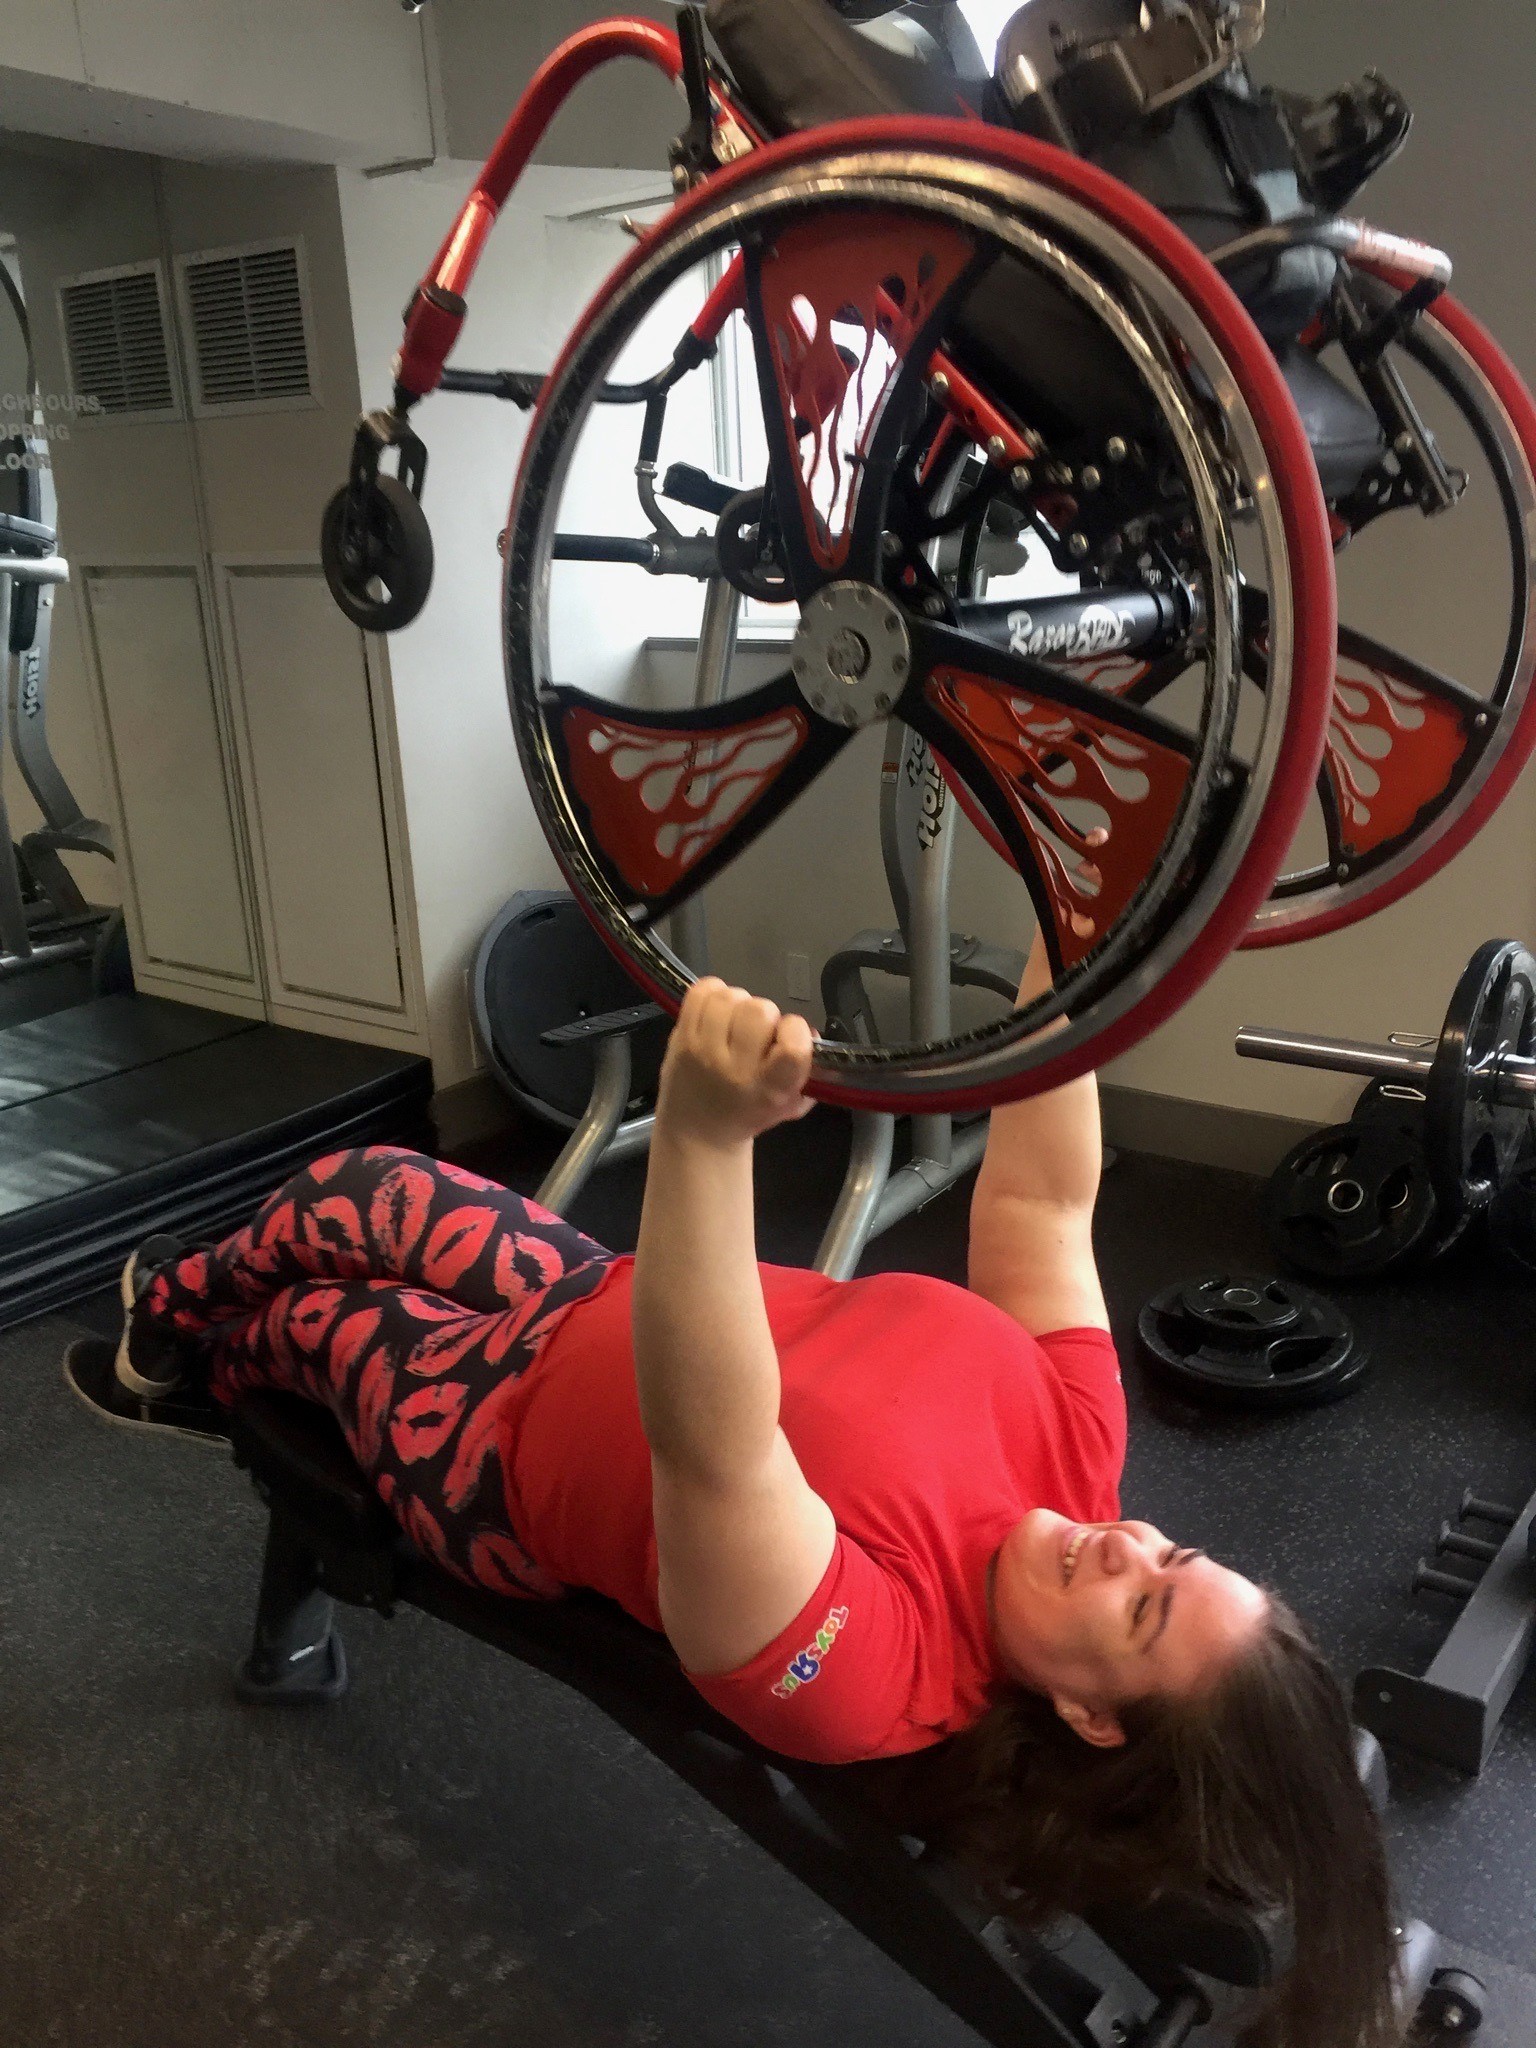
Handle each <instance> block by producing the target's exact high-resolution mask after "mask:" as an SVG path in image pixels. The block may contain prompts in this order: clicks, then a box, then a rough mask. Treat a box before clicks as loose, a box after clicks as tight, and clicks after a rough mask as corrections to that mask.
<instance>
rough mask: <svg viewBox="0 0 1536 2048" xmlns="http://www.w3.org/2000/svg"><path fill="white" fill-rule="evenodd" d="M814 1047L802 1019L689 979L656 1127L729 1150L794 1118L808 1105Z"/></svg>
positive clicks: (714, 979)
mask: <svg viewBox="0 0 1536 2048" xmlns="http://www.w3.org/2000/svg"><path fill="white" fill-rule="evenodd" d="M815 1049H816V1039H815V1034H814V1032H813V1031H812V1030H811V1027H810V1025H809V1024H808V1023H807V1022H806V1020H805V1019H804V1018H803V1017H798V1016H795V1015H793V1014H790V1015H788V1016H786V1015H785V1014H784V1013H783V1012H782V1011H781V1010H780V1009H779V1008H778V1006H777V1004H775V1003H770V1002H767V1001H765V1000H764V999H763V998H761V997H758V996H752V995H749V994H748V993H747V991H746V990H745V989H743V988H728V987H727V986H726V984H725V983H724V982H723V981H721V980H720V979H719V978H718V976H715V975H708V976H706V977H705V978H704V979H703V980H702V981H696V982H695V983H694V984H693V986H692V987H691V988H690V989H689V991H688V994H687V995H686V997H685V998H684V999H683V1006H682V1008H681V1010H680V1011H679V1012H678V1017H677V1022H676V1024H675V1025H674V1026H673V1029H672V1036H671V1038H670V1040H669V1041H668V1044H667V1054H666V1059H665V1061H664V1062H663V1064H662V1069H661V1088H660V1093H659V1095H658V1098H657V1104H656V1120H657V1126H658V1129H665V1130H667V1131H669V1132H671V1133H672V1134H673V1135H674V1136H678V1137H686V1138H690V1139H693V1140H696V1141H699V1142H702V1143H704V1144H709V1145H716V1146H724V1147H730V1146H735V1145H742V1144H750V1143H751V1142H752V1140H753V1139H754V1138H758V1137H761V1136H762V1134H763V1132H764V1131H771V1130H772V1129H773V1128H774V1126H775V1125H777V1124H783V1123H795V1122H798V1121H799V1119H800V1118H801V1117H803V1116H805V1115H806V1114H807V1113H808V1112H809V1111H810V1110H811V1109H812V1108H813V1107H814V1106H815V1105H814V1102H813V1099H812V1098H811V1097H810V1096H809V1095H807V1094H806V1093H805V1088H806V1084H807V1082H808V1081H809V1080H810V1077H811V1062H812V1058H813V1056H814V1053H815Z"/></svg>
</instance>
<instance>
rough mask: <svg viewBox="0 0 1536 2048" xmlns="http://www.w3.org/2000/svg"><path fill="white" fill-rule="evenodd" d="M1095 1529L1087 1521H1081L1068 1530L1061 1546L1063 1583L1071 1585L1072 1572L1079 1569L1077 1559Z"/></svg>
mask: <svg viewBox="0 0 1536 2048" xmlns="http://www.w3.org/2000/svg"><path fill="white" fill-rule="evenodd" d="M1093 1533H1094V1531H1093V1529H1092V1528H1091V1527H1090V1526H1089V1524H1088V1523H1086V1522H1080V1523H1079V1524H1078V1526H1077V1527H1076V1528H1075V1529H1072V1530H1070V1531H1069V1532H1068V1534H1067V1537H1066V1540H1065V1542H1064V1543H1063V1544H1062V1546H1061V1583H1062V1584H1063V1585H1064V1586H1070V1585H1071V1583H1072V1574H1073V1573H1074V1572H1075V1571H1076V1570H1077V1561H1078V1559H1079V1558H1080V1557H1081V1556H1082V1554H1083V1548H1084V1545H1085V1544H1086V1543H1087V1541H1088V1538H1089V1537H1090V1536H1091V1535H1093Z"/></svg>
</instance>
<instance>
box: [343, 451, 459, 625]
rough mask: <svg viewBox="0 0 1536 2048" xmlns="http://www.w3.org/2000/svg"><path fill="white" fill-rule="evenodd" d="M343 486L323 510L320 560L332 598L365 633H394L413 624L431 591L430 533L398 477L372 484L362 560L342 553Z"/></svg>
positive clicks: (389, 477)
mask: <svg viewBox="0 0 1536 2048" xmlns="http://www.w3.org/2000/svg"><path fill="white" fill-rule="evenodd" d="M346 505H347V487H346V486H345V485H344V486H343V487H342V489H341V490H339V491H338V492H337V493H336V495H335V497H334V498H332V500H331V502H330V503H329V504H328V505H327V506H326V508H325V517H324V519H323V520H322V521H321V526H320V560H321V563H322V565H323V566H324V569H325V580H326V582H327V584H328V585H329V586H330V592H331V595H332V597H334V598H335V600H336V602H337V604H338V605H339V606H340V607H341V609H342V611H343V612H344V613H345V615H346V616H347V617H348V618H349V619H350V620H351V621H352V623H353V625H354V626H359V627H361V629H362V630H363V632H365V633H394V632H397V631H398V630H399V628H400V627H401V626H408V625H409V624H410V623H411V621H412V620H413V619H415V618H418V617H419V616H420V614H421V609H422V607H423V605H425V603H426V601H427V594H428V592H429V591H430V590H431V588H432V529H431V528H430V527H429V526H428V524H427V515H426V514H425V513H424V512H423V511H422V509H421V506H420V504H419V503H418V501H417V499H416V497H415V496H414V494H413V493H412V492H411V491H409V490H407V489H406V487H405V485H404V484H403V483H401V482H400V480H399V479H398V477H392V476H381V477H376V478H375V479H374V483H373V488H372V491H371V492H370V494H369V500H368V530H367V534H366V537H365V543H364V549H363V557H364V558H363V560H362V561H361V562H351V561H348V560H347V559H346V557H345V556H344V554H343V551H342V528H343V524H344V520H345V514H346Z"/></svg>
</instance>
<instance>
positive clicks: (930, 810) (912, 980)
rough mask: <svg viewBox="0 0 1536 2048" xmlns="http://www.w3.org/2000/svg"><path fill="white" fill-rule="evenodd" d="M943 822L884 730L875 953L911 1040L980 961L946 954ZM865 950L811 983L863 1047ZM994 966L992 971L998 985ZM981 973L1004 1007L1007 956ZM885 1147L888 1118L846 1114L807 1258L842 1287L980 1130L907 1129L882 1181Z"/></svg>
mask: <svg viewBox="0 0 1536 2048" xmlns="http://www.w3.org/2000/svg"><path fill="white" fill-rule="evenodd" d="M954 819H955V804H954V799H953V797H952V796H951V795H950V793H949V790H948V787H947V785H946V784H945V782H944V778H943V776H942V775H941V774H940V773H939V770H938V766H937V763H936V762H935V761H934V759H933V756H932V754H931V753H930V752H929V750H928V748H927V746H926V744H925V743H924V741H923V740H922V739H921V738H920V737H919V736H918V735H917V734H916V733H914V732H911V731H909V730H908V729H907V728H906V727H905V726H902V725H898V724H895V723H894V722H893V724H892V726H891V728H890V731H889V733H888V736H887V743H886V760H885V766H884V770H883V772H882V777H881V788H880V844H881V850H882V852H883V854H884V857H885V869H886V879H887V882H888V884H889V886H890V891H891V901H892V904H893V905H894V906H895V910H896V916H897V921H898V925H899V927H900V929H899V932H897V933H893V934H889V935H887V937H886V938H885V939H883V940H880V941H878V944H879V947H880V950H881V951H882V952H884V953H885V954H886V955H887V957H888V961H889V965H890V968H891V971H893V972H897V973H900V972H902V971H905V972H906V974H907V976H908V1016H909V1020H910V1029H911V1035H912V1037H913V1038H914V1039H932V1038H945V1037H948V1035H949V1032H950V1028H951V1016H952V1010H953V972H954V967H955V963H956V960H957V958H958V956H959V955H960V954H962V953H965V952H966V949H967V948H968V949H969V952H970V953H972V954H974V953H979V952H981V951H982V949H981V948H978V947H977V946H976V945H975V942H974V941H971V940H962V941H960V942H959V945H958V946H957V945H956V942H955V941H954V940H953V939H952V938H951V936H950V930H949V884H950V868H951V864H952V861H953V857H954V837H953V834H954ZM875 940H876V934H874V933H861V934H860V935H859V939H857V940H855V942H854V945H853V947H851V948H849V949H847V950H846V951H845V952H844V953H843V954H842V955H840V956H838V958H837V959H835V960H833V961H831V962H829V963H828V968H827V973H826V975H825V976H824V977H823V988H824V990H825V991H826V993H827V997H828V1001H827V1009H828V1014H829V1016H832V1015H836V1016H839V1017H842V1018H844V1019H847V1020H850V1021H852V1022H853V1023H854V1026H855V1029H856V1030H857V1031H858V1033H859V1035H860V1036H861V1037H863V1038H865V1039H866V1040H871V1039H873V1037H874V1034H875V1024H874V1015H873V1012H872V1010H871V1008H870V1005H869V1002H868V998H867V996H866V995H865V993H864V989H863V964H874V963H875V961H876V960H878V958H879V955H878V954H871V953H870V952H869V951H868V950H867V947H866V945H865V943H864V942H869V941H875ZM987 951H988V953H989V955H990V949H987ZM967 957H969V956H967ZM861 963H863V964H861ZM1000 963H1001V964H1002V968H1003V971H1002V974H1001V975H998V974H997V973H996V968H997V966H998V964H1000ZM880 964H886V963H885V962H883V961H882V962H880ZM989 965H991V966H992V967H993V970H994V971H993V972H992V973H987V972H978V973H974V974H972V975H970V976H967V977H964V978H966V979H974V980H976V981H977V982H979V983H980V984H981V985H983V986H990V987H1000V988H1001V990H1002V992H1004V993H1005V996H1006V999H1007V1000H1008V1001H1010V1002H1011V1001H1012V1000H1013V996H1014V991H1015V990H1016V989H1017V986H1018V982H1019V979H1020V977H1021V975H1022V974H1023V971H1024V964H1023V961H1022V960H1021V959H1019V958H1018V956H1017V955H1008V956H1002V955H998V956H996V958H995V960H994V959H990V958H989ZM895 1139H896V1119H895V1117H894V1116H892V1115H889V1114H888V1113H886V1112H884V1111H878V1110H858V1111H856V1112H855V1113H854V1119H853V1145H852V1150H851V1152H850V1156H849V1161H848V1171H847V1174H846V1176H845V1178H844V1181H843V1186H842V1190H841V1192H840V1194H839V1195H838V1198H837V1204H836V1206H835V1207H834V1209H833V1211H832V1216H831V1219H830V1221H829V1222H828V1224H827V1228H826V1232H825V1234H824V1235H823V1237H822V1240H821V1246H820V1249H819V1250H818V1252H817V1254H816V1270H817V1271H818V1272H820V1273H825V1274H826V1275H827V1276H828V1277H829V1278H830V1279H833V1280H847V1279H849V1278H850V1277H851V1276H852V1275H853V1273H854V1272H855V1270H856V1269H857V1267H858V1263H859V1260H860V1259H861V1258H862V1257H863V1256H864V1252H865V1249H866V1248H867V1246H868V1245H869V1243H870V1241H871V1240H872V1239H873V1238H876V1237H879V1236H880V1235H881V1234H882V1233H883V1232H884V1231H887V1230H889V1229H890V1227H891V1225H892V1224H893V1223H896V1222H899V1221H900V1219H901V1218H902V1217H903V1216H910V1215H911V1214H912V1213H913V1211H914V1210H917V1209H921V1208H922V1207H923V1206H924V1205H925V1204H926V1203H928V1202H931V1201H932V1200H933V1198H934V1196H935V1195H939V1194H942V1193H943V1192H944V1190H945V1189H946V1188H948V1187H952V1186H953V1185H954V1183H955V1182H956V1181H957V1180H958V1179H959V1178H960V1177H961V1175H962V1174H965V1173H968V1172H969V1171H970V1170H971V1168H972V1167H973V1166H975V1165H976V1164H977V1163H978V1162H979V1160H980V1158H981V1155H982V1153H983V1152H984V1151H985V1149H986V1142H987V1121H986V1119H985V1118H982V1119H980V1120H979V1121H977V1122H968V1123H965V1124H963V1125H961V1126H960V1128H959V1129H956V1127H955V1123H954V1119H953V1118H952V1117H948V1116H917V1117H914V1118H913V1119H912V1157H911V1158H910V1159H909V1161H908V1162H907V1164H906V1165H905V1166H903V1167H902V1168H900V1169H899V1171H897V1172H895V1173H893V1172H892V1171H891V1165H892V1160H893V1157H894V1153H895Z"/></svg>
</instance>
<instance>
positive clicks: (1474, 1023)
mask: <svg viewBox="0 0 1536 2048" xmlns="http://www.w3.org/2000/svg"><path fill="white" fill-rule="evenodd" d="M1533 1051H1536V959H1533V958H1532V956H1531V955H1530V953H1528V952H1527V951H1526V949H1525V947H1524V946H1522V945H1520V944H1519V943H1518V942H1517V941H1515V940H1513V939H1490V940H1489V941H1488V943H1487V944H1486V945H1483V946H1479V947H1478V949H1477V951H1476V952H1475V953H1474V954H1473V955H1472V958H1471V959H1470V960H1469V961H1468V963H1467V967H1466V971H1465V973H1464V974H1463V975H1462V977H1461V980H1460V981H1459V982H1458V983H1457V984H1456V993H1455V994H1454V995H1453V996H1452V997H1451V1006H1450V1008H1449V1010H1447V1012H1446V1017H1445V1024H1444V1027H1443V1028H1442V1030H1441V1033H1440V1043H1439V1046H1438V1047H1437V1048H1436V1051H1435V1058H1434V1065H1433V1067H1432V1068H1431V1070H1430V1076H1429V1086H1428V1089H1427V1096H1428V1100H1427V1103H1426V1107H1425V1120H1424V1132H1425V1145H1426V1148H1427V1150H1428V1154H1429V1172H1430V1180H1431V1182H1432V1184H1433V1186H1434V1190H1435V1193H1436V1195H1437V1196H1438V1197H1439V1201H1440V1206H1441V1208H1442V1209H1443V1210H1444V1212H1445V1214H1446V1216H1447V1218H1452V1217H1455V1216H1458V1215H1460V1214H1461V1212H1462V1211H1463V1210H1467V1209H1481V1208H1484V1207H1486V1205H1487V1204H1488V1203H1489V1202H1490V1201H1492V1199H1493V1197H1494V1196H1495V1195H1496V1194H1497V1193H1498V1191H1499V1189H1500V1188H1501V1187H1502V1186H1503V1185H1504V1183H1505V1181H1506V1180H1507V1179H1508V1178H1509V1175H1510V1173H1511V1171H1512V1170H1513V1168H1514V1166H1515V1164H1516V1161H1517V1160H1518V1159H1519V1157H1520V1155H1521V1153H1522V1152H1523V1151H1524V1149H1525V1145H1526V1139H1527V1133H1528V1131H1529V1129H1530V1124H1531V1116H1530V1110H1529V1108H1528V1106H1527V1103H1526V1101H1525V1099H1524V1098H1521V1099H1519V1100H1518V1101H1515V1102H1508V1101H1501V1100H1500V1099H1499V1094H1498V1081H1499V1067H1500V1063H1501V1061H1503V1060H1505V1059H1507V1058H1509V1057H1510V1056H1512V1055H1513V1056H1515V1057H1519V1058H1529V1057H1530V1056H1531V1054H1532V1052H1533Z"/></svg>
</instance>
